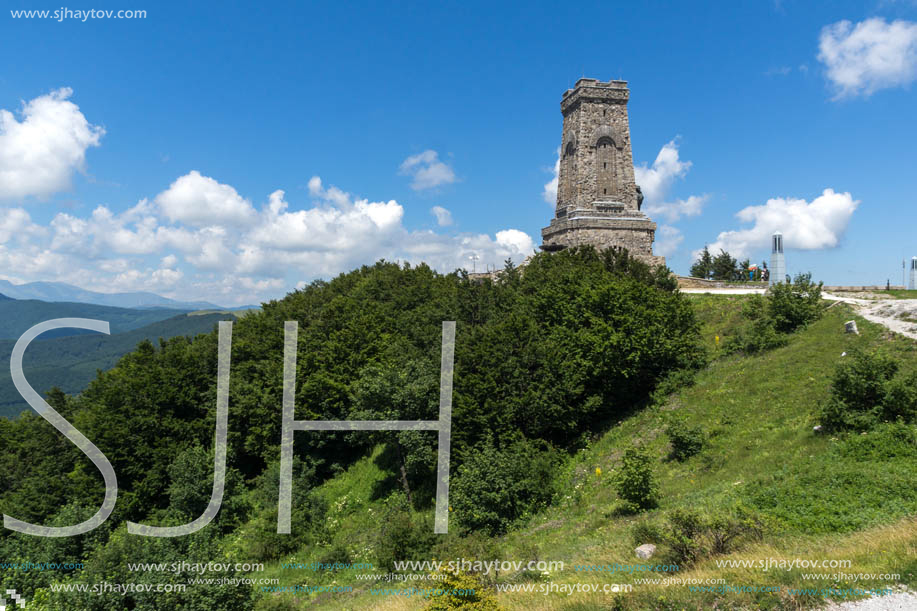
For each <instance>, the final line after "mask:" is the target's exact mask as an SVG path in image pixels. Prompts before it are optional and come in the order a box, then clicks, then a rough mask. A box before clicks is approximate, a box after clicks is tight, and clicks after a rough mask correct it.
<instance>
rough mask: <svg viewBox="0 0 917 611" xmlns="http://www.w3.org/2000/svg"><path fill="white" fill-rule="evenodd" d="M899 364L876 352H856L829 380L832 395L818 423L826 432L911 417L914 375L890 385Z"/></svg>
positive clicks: (840, 364) (845, 360)
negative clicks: (900, 417)
mask: <svg viewBox="0 0 917 611" xmlns="http://www.w3.org/2000/svg"><path fill="white" fill-rule="evenodd" d="M897 371H898V363H897V362H896V361H895V360H894V359H892V358H890V357H888V356H885V355H882V354H879V353H867V352H862V351H859V350H856V351H853V352H851V354H850V356H849V357H847V358H845V359H844V360H843V361H841V362H840V363H839V364H838V366H837V368H836V369H835V371H834V374H833V376H832V377H831V396H830V397H829V399H828V401H827V402H826V403H825V405H824V406H823V407H822V409H821V414H820V415H819V421H820V422H821V424H822V426H824V427H825V428H826V429H827V430H829V431H842V430H856V431H863V430H867V429H869V428H872V427H873V426H874V425H875V424H877V423H878V422H879V421H880V420H882V419H883V418H885V417H886V415H889V416H895V417H897V416H904V415H909V416H908V417H909V418H911V419H912V418H913V413H914V407H915V400H917V393H915V391H914V390H913V389H912V388H908V387H907V384H908V383H913V376H910V377H909V378H907V379H906V380H904V381H900V382H897V383H893V384H890V382H891V380H892V379H893V378H894V376H895V374H896V373H897Z"/></svg>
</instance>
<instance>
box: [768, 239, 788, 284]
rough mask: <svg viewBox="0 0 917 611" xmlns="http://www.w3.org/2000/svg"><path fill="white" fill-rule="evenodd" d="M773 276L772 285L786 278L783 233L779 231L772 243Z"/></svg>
mask: <svg viewBox="0 0 917 611" xmlns="http://www.w3.org/2000/svg"><path fill="white" fill-rule="evenodd" d="M771 246H772V247H771V269H770V273H771V278H770V285H771V286H773V285H775V284H777V283H778V282H784V281H785V280H786V258H785V257H784V256H783V234H782V233H780V232H779V231H778V232H777V233H775V234H774V237H773V240H772V244H771Z"/></svg>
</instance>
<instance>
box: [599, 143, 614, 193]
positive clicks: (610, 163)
mask: <svg viewBox="0 0 917 611" xmlns="http://www.w3.org/2000/svg"><path fill="white" fill-rule="evenodd" d="M617 152H618V149H617V148H616V147H615V143H614V140H612V139H611V138H609V137H608V136H604V137H602V138H600V139H599V141H598V142H597V143H596V145H595V164H596V176H597V178H598V180H597V184H596V186H597V187H598V193H597V195H598V199H614V198H615V197H617V195H618V180H617V178H618V177H617V164H616V163H615V159H616V156H617Z"/></svg>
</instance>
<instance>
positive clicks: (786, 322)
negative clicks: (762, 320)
mask: <svg viewBox="0 0 917 611" xmlns="http://www.w3.org/2000/svg"><path fill="white" fill-rule="evenodd" d="M821 287H822V283H821V282H819V283H818V284H815V283H814V282H812V274H798V275H797V276H796V277H795V278H794V279H793V282H792V283H787V282H779V283H777V284H775V285H773V286H771V287H770V289H768V292H767V314H768V316H769V317H770V318H771V319H772V320H773V321H774V327H775V328H776V329H777V331H779V332H781V333H792V332H793V331H795V330H796V329H798V328H799V327H804V326H805V325H807V324H809V323H810V322H813V321H815V320H818V318H819V317H820V316H821V313H822V309H823V308H822V303H821Z"/></svg>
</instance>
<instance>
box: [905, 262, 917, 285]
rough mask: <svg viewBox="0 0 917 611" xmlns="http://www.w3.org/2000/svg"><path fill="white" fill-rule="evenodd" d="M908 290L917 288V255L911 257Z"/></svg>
mask: <svg viewBox="0 0 917 611" xmlns="http://www.w3.org/2000/svg"><path fill="white" fill-rule="evenodd" d="M907 288H908V290H911V291H913V290H917V257H912V258H911V273H910V278H908V283H907Z"/></svg>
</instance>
